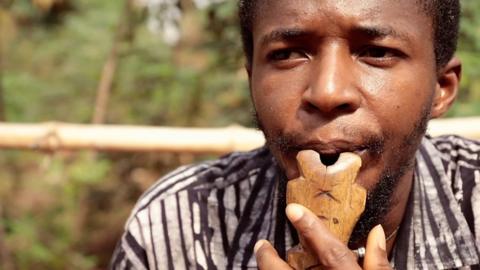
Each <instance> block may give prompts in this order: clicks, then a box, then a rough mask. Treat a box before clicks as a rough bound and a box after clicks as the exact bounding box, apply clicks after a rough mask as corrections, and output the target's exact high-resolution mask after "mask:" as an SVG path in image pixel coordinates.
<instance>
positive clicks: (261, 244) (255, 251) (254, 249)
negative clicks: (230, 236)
mask: <svg viewBox="0 0 480 270" xmlns="http://www.w3.org/2000/svg"><path fill="white" fill-rule="evenodd" d="M263 244H265V240H258V241H257V243H255V246H254V247H253V252H254V253H255V254H256V253H257V251H258V250H259V249H260V248H261V247H262V246H263Z"/></svg>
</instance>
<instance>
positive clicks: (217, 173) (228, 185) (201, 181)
mask: <svg viewBox="0 0 480 270" xmlns="http://www.w3.org/2000/svg"><path fill="white" fill-rule="evenodd" d="M272 162H273V159H272V157H271V154H270V152H269V151H268V150H267V149H266V148H265V147H264V148H259V149H256V150H253V151H250V152H243V153H237V152H236V153H231V154H229V155H226V156H223V157H221V158H219V159H216V160H212V161H205V162H202V163H198V164H193V165H187V166H182V167H180V168H178V169H176V170H174V171H173V172H171V173H169V174H167V175H165V176H164V177H162V178H161V179H159V180H158V181H157V182H156V183H155V184H154V185H153V186H152V187H151V188H149V189H148V190H147V191H146V192H145V193H144V194H143V195H142V196H141V198H140V199H139V200H138V202H137V204H136V206H135V207H134V209H133V210H132V213H131V215H130V218H129V219H128V221H127V223H126V226H125V232H124V235H123V237H122V239H121V240H120V242H119V244H118V246H117V250H116V253H115V254H116V255H115V256H114V258H113V259H112V265H113V267H112V268H117V266H119V265H121V264H122V263H125V261H128V262H129V263H131V262H136V263H134V264H135V265H137V266H141V267H140V269H141V268H149V267H152V266H155V265H159V262H158V261H159V260H161V258H164V259H165V258H166V259H167V261H168V264H169V268H170V266H172V267H173V268H174V269H188V268H189V266H191V264H192V263H194V260H192V258H194V257H195V256H198V254H196V253H195V254H191V253H192V245H193V243H194V242H195V241H196V240H195V239H196V237H197V235H200V234H202V233H204V232H206V233H207V235H210V236H209V237H212V236H211V234H212V232H211V231H210V230H211V229H210V228H207V227H209V226H207V227H206V228H204V223H205V222H207V223H208V222H209V221H207V220H205V219H209V218H210V216H209V215H210V214H209V213H208V209H212V207H216V205H218V198H217V197H218V194H219V193H220V192H221V191H224V190H226V189H228V190H231V189H232V190H234V189H237V188H238V189H239V193H241V194H249V192H248V191H245V190H244V189H247V188H249V187H251V183H252V181H253V182H254V181H256V179H257V178H260V177H261V176H258V175H259V174H261V172H262V170H267V169H266V168H271V167H272ZM232 186H234V187H232ZM244 191H245V192H244ZM225 196H227V195H225ZM222 207H223V208H222V209H226V208H227V207H228V205H224V206H222ZM239 211H240V210H239ZM227 214H228V213H227ZM197 216H198V218H197ZM192 229H193V231H192ZM192 232H193V233H192ZM161 243H164V244H161ZM168 243H172V244H168ZM195 243H196V242H195ZM197 248H198V247H197V246H195V249H197ZM118 258H122V259H121V260H119V259H118ZM207 261H208V260H207ZM165 265H166V264H165ZM119 268H120V269H123V268H122V267H119ZM173 268H171V269H173Z"/></svg>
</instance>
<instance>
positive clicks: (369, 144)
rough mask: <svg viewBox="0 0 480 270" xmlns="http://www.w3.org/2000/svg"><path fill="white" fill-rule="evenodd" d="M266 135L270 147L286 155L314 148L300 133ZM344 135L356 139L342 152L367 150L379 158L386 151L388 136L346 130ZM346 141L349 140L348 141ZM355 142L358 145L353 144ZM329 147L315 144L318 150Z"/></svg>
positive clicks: (319, 143)
mask: <svg viewBox="0 0 480 270" xmlns="http://www.w3.org/2000/svg"><path fill="white" fill-rule="evenodd" d="M264 134H265V138H266V141H267V144H268V146H269V147H273V148H275V149H278V150H280V151H281V152H282V153H284V154H289V153H296V152H298V151H300V150H304V149H310V147H311V146H312V144H311V143H309V141H308V140H307V139H306V138H304V135H301V134H300V133H296V132H291V133H278V134H275V135H273V136H272V135H269V134H267V133H266V132H264ZM343 134H344V136H345V137H346V138H355V140H350V141H352V143H347V145H345V146H343V147H340V148H339V149H338V150H339V151H341V152H353V151H355V150H360V149H366V150H367V151H369V152H370V153H371V154H373V155H375V156H379V155H381V154H382V153H383V152H384V151H385V141H386V140H387V136H383V135H378V134H373V133H368V132H358V131H353V130H346V129H344V130H343ZM346 141H349V140H348V139H347V140H346ZM353 141H355V142H356V143H353ZM328 145H329V144H328V143H322V142H318V143H315V144H314V146H315V147H316V148H322V147H327V146H328Z"/></svg>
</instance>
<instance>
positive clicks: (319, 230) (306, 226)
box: [286, 203, 360, 269]
mask: <svg viewBox="0 0 480 270" xmlns="http://www.w3.org/2000/svg"><path fill="white" fill-rule="evenodd" d="M286 212H287V217H288V219H289V220H290V221H291V222H292V224H293V226H295V228H296V229H297V231H298V233H299V234H300V235H301V236H302V237H303V238H304V239H305V241H306V242H307V244H308V245H309V248H310V249H311V250H312V251H313V253H314V254H315V255H317V258H318V261H319V263H320V265H321V266H322V269H360V266H359V265H358V263H357V259H356V257H355V255H354V254H353V253H352V252H351V251H350V249H349V248H348V247H347V246H346V245H345V244H343V243H342V242H341V241H340V240H339V239H337V238H336V237H335V236H334V235H333V234H332V233H331V232H330V231H329V230H328V228H327V227H326V226H325V224H323V222H322V221H321V220H320V219H319V218H318V217H317V216H315V214H313V213H312V212H311V211H310V210H308V209H307V208H305V207H303V206H301V205H299V204H293V203H292V204H289V205H288V206H287V209H286Z"/></svg>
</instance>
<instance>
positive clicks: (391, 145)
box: [247, 0, 461, 269]
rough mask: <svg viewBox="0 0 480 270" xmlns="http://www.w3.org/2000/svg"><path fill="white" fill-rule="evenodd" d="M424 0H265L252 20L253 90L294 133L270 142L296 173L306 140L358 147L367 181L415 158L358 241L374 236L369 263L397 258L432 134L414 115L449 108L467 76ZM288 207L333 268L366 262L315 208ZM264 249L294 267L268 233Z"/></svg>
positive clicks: (329, 150) (323, 149)
mask: <svg viewBox="0 0 480 270" xmlns="http://www.w3.org/2000/svg"><path fill="white" fill-rule="evenodd" d="M415 2H416V1H415V0H408V1H407V0H405V1H394V0H364V1H357V0H346V1H339V0H321V1H320V0H298V1H291V0H264V1H263V2H262V3H261V4H260V6H259V7H258V10H257V14H259V15H260V16H256V19H255V20H254V22H253V42H254V44H253V46H254V53H253V59H252V63H251V65H250V66H248V67H247V71H248V74H249V80H250V87H251V92H252V98H253V102H254V106H255V108H256V111H257V114H258V118H259V121H260V122H261V124H262V127H263V131H264V133H265V135H266V137H267V140H272V138H276V137H282V136H288V137H289V138H294V140H295V142H294V143H295V146H296V147H295V148H293V149H288V150H285V149H281V147H278V146H277V145H275V144H270V149H271V151H272V153H273V155H274V156H275V158H276V159H277V160H278V162H279V164H280V166H281V167H282V169H283V170H284V171H285V174H286V175H287V177H288V178H289V179H293V178H296V177H298V175H299V172H298V168H297V167H296V161H295V156H296V154H297V153H298V151H299V150H302V149H313V150H316V151H317V152H319V153H320V155H335V154H338V153H340V152H344V151H350V152H355V153H357V154H358V155H359V156H360V157H361V158H362V164H363V166H362V168H361V170H360V172H359V175H358V179H357V182H358V183H360V184H361V185H362V186H364V187H365V188H367V189H368V190H372V189H373V188H374V187H375V185H376V184H377V183H378V181H379V179H380V178H381V175H382V173H384V172H385V171H388V170H391V171H395V170H397V171H398V170H400V168H399V167H400V165H396V164H397V163H398V162H397V161H398V160H404V161H405V162H404V163H405V164H403V165H405V166H407V165H408V166H407V169H405V171H404V172H403V173H402V174H401V176H400V177H399V178H398V179H397V181H398V184H397V185H396V188H395V189H394V191H393V194H392V197H391V205H390V207H389V211H388V212H387V213H386V214H385V216H384V217H383V218H382V220H381V223H382V226H381V227H375V228H374V229H372V231H371V232H370V234H369V236H368V240H367V239H363V240H362V241H361V242H359V243H356V244H357V245H358V246H360V245H366V249H367V255H366V258H365V262H364V264H363V267H364V269H379V268H380V269H388V268H389V266H388V254H389V253H390V251H391V249H392V247H393V244H394V241H395V237H392V239H391V240H389V241H388V243H385V234H386V235H390V234H391V233H392V232H393V231H394V230H395V229H396V228H397V227H398V226H399V225H400V223H401V221H402V219H403V215H404V212H405V207H406V204H407V200H408V195H409V193H410V189H411V186H412V180H413V166H411V164H413V160H414V153H415V150H416V149H417V148H418V145H419V143H420V140H421V137H422V135H423V134H419V133H418V132H417V133H416V131H415V124H416V123H417V122H418V121H419V119H421V117H422V115H425V114H428V115H427V116H428V117H429V118H435V117H439V116H441V115H442V114H443V113H444V112H446V111H447V110H448V108H449V107H450V105H451V104H452V103H453V101H454V99H455V97H456V94H457V89H458V84H459V78H460V71H461V65H460V62H459V61H458V60H457V59H456V58H453V59H451V60H450V62H449V63H447V64H446V65H445V66H442V67H437V66H436V63H435V54H434V49H433V48H434V47H433V41H432V40H433V39H432V36H433V30H432V21H431V18H430V17H429V16H427V15H426V14H425V13H423V12H422V11H421V9H420V8H419V6H418V4H416V3H415ZM406 11H408V12H406ZM412 134H413V135H412ZM368 138H382V141H383V145H382V148H381V149H380V150H379V149H374V148H373V147H371V146H368V144H367V143H366V140H368ZM287 216H288V217H289V219H290V221H291V222H292V223H293V225H294V226H295V227H296V228H297V230H298V232H299V233H300V234H303V235H304V236H305V238H306V239H307V241H308V242H309V244H310V245H311V247H312V248H313V250H314V251H315V254H316V255H317V256H318V258H319V261H320V262H321V264H322V265H323V266H324V268H325V269H357V268H360V265H359V264H358V263H357V259H356V257H355V256H354V255H353V253H352V252H351V251H350V249H349V248H348V247H347V246H346V245H344V244H342V243H341V242H340V241H339V240H338V239H336V238H335V237H334V236H333V235H331V234H330V233H329V232H328V231H327V230H326V228H325V227H324V226H323V224H322V222H321V221H320V220H318V219H317V218H316V217H315V216H314V215H312V214H311V213H310V212H309V211H308V209H304V208H302V207H299V206H295V205H294V206H288V207H287ZM255 250H256V256H257V262H258V264H259V267H260V269H289V267H288V265H286V264H285V262H283V260H281V259H280V258H279V257H278V255H277V254H276V252H275V250H274V249H273V247H272V246H271V245H270V244H269V243H267V242H266V241H260V242H259V243H258V244H257V245H256V249H255Z"/></svg>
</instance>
